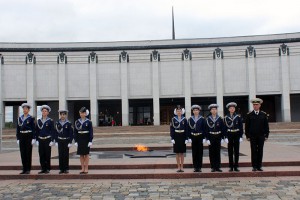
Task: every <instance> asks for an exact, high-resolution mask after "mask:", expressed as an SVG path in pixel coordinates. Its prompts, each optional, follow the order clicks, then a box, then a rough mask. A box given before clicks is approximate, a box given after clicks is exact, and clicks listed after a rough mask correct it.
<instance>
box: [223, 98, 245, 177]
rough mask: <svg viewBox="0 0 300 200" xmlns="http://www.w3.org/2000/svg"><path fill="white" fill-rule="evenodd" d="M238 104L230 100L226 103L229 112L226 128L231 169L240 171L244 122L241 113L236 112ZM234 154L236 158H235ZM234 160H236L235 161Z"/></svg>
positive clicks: (226, 117)
mask: <svg viewBox="0 0 300 200" xmlns="http://www.w3.org/2000/svg"><path fill="white" fill-rule="evenodd" d="M236 106H237V104H236V103H235V102H230V103H228V104H227V105H226V108H227V109H228V111H229V113H228V114H227V115H226V116H225V118H224V123H225V126H226V127H225V128H226V137H227V138H226V139H225V142H226V143H228V146H227V147H228V157H229V171H230V172H232V171H233V170H234V171H236V172H239V171H240V170H239V169H238V167H239V154H240V142H242V141H243V122H242V119H241V117H240V116H239V115H237V114H236V113H235V108H236ZM233 154H234V159H233ZM233 160H234V162H233Z"/></svg>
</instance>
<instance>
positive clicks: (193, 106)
mask: <svg viewBox="0 0 300 200" xmlns="http://www.w3.org/2000/svg"><path fill="white" fill-rule="evenodd" d="M191 109H192V110H194V109H198V110H201V106H199V105H192V108H191Z"/></svg>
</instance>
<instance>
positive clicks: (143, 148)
mask: <svg viewBox="0 0 300 200" xmlns="http://www.w3.org/2000/svg"><path fill="white" fill-rule="evenodd" d="M134 149H136V150H137V151H142V152H145V151H149V148H148V147H146V146H145V145H142V144H136V145H135V146H134Z"/></svg>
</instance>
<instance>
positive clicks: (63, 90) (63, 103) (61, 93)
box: [57, 53, 68, 110]
mask: <svg viewBox="0 0 300 200" xmlns="http://www.w3.org/2000/svg"><path fill="white" fill-rule="evenodd" d="M66 63H67V56H66V55H65V54H64V53H60V54H59V55H58V58H57V64H58V99H59V105H58V108H59V110H65V109H68V107H67V97H66V96H67V87H66V84H67V74H66Z"/></svg>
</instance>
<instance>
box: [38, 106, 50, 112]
mask: <svg viewBox="0 0 300 200" xmlns="http://www.w3.org/2000/svg"><path fill="white" fill-rule="evenodd" d="M43 109H46V110H48V112H51V108H50V106H48V105H42V106H41V109H40V110H41V111H42V110H43Z"/></svg>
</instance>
